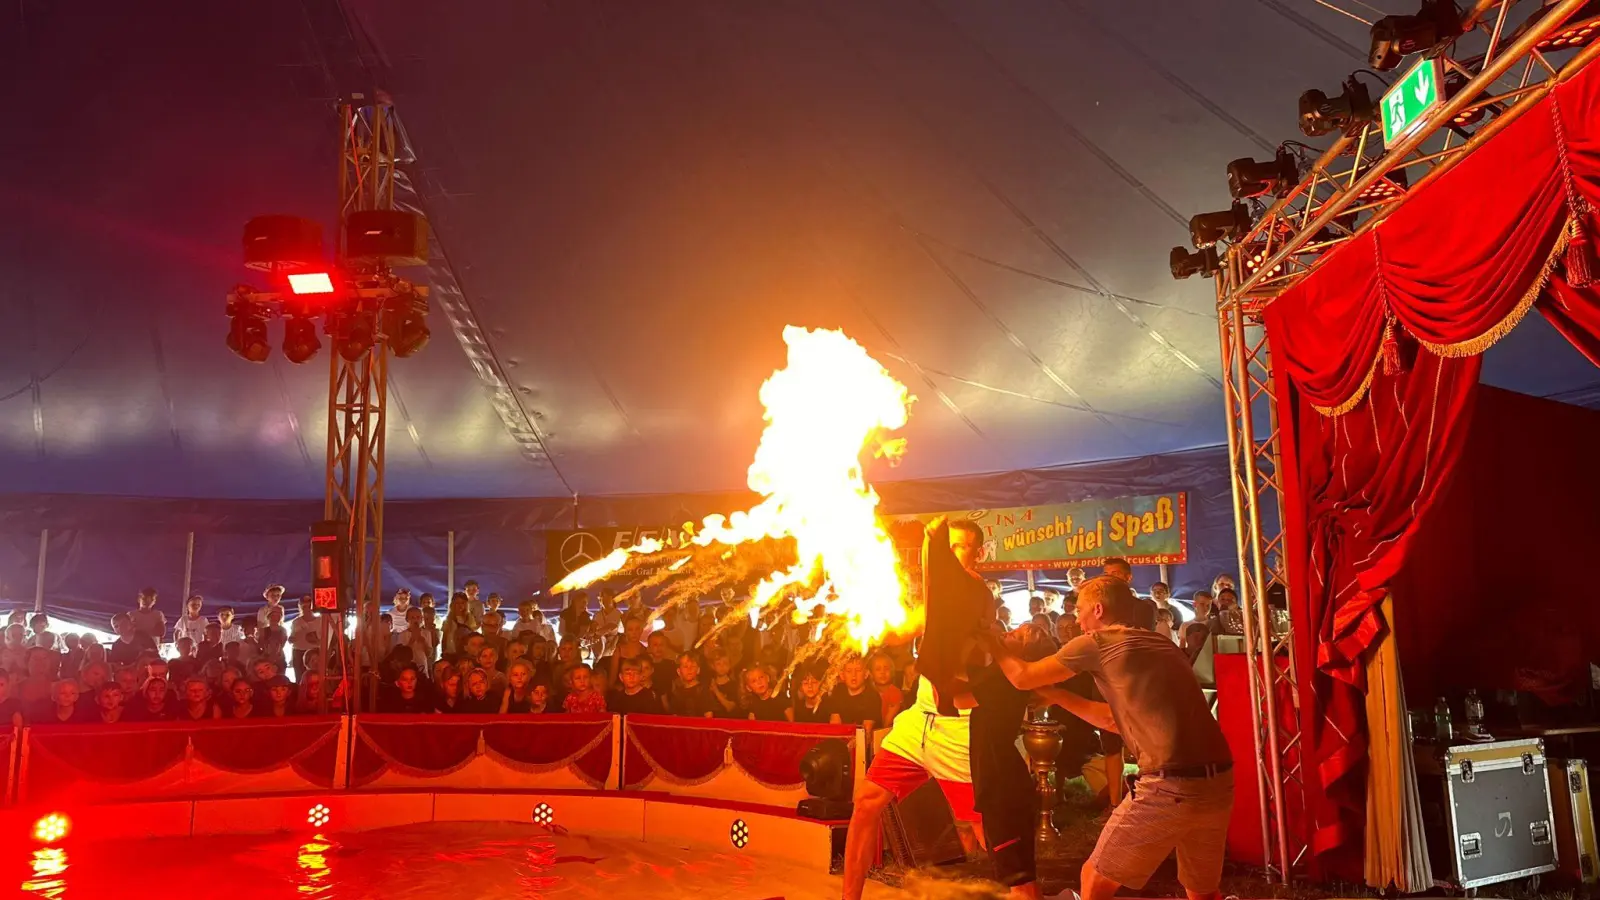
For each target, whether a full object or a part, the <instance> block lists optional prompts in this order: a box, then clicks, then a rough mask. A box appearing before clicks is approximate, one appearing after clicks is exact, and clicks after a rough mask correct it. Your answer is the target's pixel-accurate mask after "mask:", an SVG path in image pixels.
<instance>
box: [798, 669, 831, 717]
mask: <svg viewBox="0 0 1600 900" xmlns="http://www.w3.org/2000/svg"><path fill="white" fill-rule="evenodd" d="M795 674H796V675H797V676H798V677H799V679H800V689H799V690H797V691H795V692H794V702H793V703H791V704H790V705H789V709H788V714H787V716H786V718H788V720H789V721H791V722H803V723H806V724H811V725H825V724H827V723H829V722H832V721H833V718H834V712H833V709H832V708H831V707H830V706H829V705H828V697H827V695H826V694H824V693H822V676H823V673H822V672H819V671H817V669H816V667H815V666H809V665H808V666H804V667H802V668H801V669H800V670H799V671H798V672H796V673H795Z"/></svg>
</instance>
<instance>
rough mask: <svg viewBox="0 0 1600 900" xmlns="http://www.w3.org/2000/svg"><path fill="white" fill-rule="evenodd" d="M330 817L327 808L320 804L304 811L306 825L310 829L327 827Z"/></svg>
mask: <svg viewBox="0 0 1600 900" xmlns="http://www.w3.org/2000/svg"><path fill="white" fill-rule="evenodd" d="M331 817H332V816H331V813H329V811H328V808H327V807H326V806H323V805H322V804H321V803H318V804H317V805H316V806H313V807H311V808H310V809H308V810H306V824H307V825H310V826H311V827H312V828H321V827H323V826H324V825H327V824H328V820H329V819H330V818H331Z"/></svg>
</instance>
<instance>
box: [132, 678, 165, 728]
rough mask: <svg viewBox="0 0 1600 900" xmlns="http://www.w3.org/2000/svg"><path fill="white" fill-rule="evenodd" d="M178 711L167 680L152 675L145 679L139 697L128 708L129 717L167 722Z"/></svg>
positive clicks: (143, 720)
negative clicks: (169, 691)
mask: <svg viewBox="0 0 1600 900" xmlns="http://www.w3.org/2000/svg"><path fill="white" fill-rule="evenodd" d="M176 712H177V710H176V709H174V708H173V703H172V697H171V696H169V695H168V693H167V680H166V679H165V678H158V677H154V676H152V677H150V678H147V679H145V682H144V687H143V688H142V689H140V691H139V698H138V699H137V700H135V701H134V702H133V703H132V704H131V708H130V709H129V710H128V718H129V719H130V720H136V721H139V722H167V721H170V720H171V719H173V718H174V716H175V713H176Z"/></svg>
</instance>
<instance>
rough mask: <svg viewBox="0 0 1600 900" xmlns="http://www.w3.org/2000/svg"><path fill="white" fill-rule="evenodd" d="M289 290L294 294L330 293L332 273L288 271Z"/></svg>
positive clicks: (331, 290) (331, 289)
mask: <svg viewBox="0 0 1600 900" xmlns="http://www.w3.org/2000/svg"><path fill="white" fill-rule="evenodd" d="M289 290H291V291H294V292H295V293H296V294H331V293H333V274H332V273H331V272H290V273H289Z"/></svg>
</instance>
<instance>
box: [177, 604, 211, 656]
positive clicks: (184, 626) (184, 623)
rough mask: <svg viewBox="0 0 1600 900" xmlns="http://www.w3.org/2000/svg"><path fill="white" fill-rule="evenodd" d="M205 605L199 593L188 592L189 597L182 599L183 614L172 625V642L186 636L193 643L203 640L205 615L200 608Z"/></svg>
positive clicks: (204, 635)
mask: <svg viewBox="0 0 1600 900" xmlns="http://www.w3.org/2000/svg"><path fill="white" fill-rule="evenodd" d="M204 607H205V601H204V600H203V599H201V597H200V595H199V594H190V595H189V599H187V600H185V601H183V615H181V616H179V617H178V621H177V622H176V623H174V624H173V626H172V640H173V641H174V642H176V641H179V640H182V639H183V638H188V639H189V640H190V641H192V642H193V643H195V644H198V643H200V642H201V641H203V640H205V637H206V625H207V624H208V623H207V622H206V617H205V616H203V615H201V613H200V610H201V609H203V608H204Z"/></svg>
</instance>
